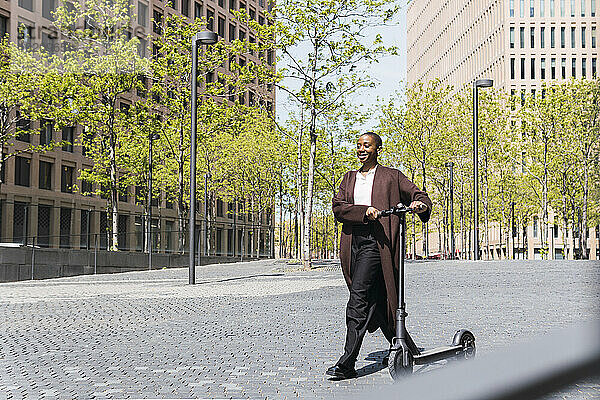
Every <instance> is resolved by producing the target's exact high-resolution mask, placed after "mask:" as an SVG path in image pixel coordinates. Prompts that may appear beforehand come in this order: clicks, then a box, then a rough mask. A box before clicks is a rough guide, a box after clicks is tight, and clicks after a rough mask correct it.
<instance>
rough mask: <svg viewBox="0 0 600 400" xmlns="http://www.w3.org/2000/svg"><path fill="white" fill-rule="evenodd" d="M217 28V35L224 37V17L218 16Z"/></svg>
mask: <svg viewBox="0 0 600 400" xmlns="http://www.w3.org/2000/svg"><path fill="white" fill-rule="evenodd" d="M217 28H218V34H219V36H220V37H222V38H223V39H225V18H223V17H221V16H219V26H218V27H217Z"/></svg>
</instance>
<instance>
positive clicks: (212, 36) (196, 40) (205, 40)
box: [189, 31, 218, 285]
mask: <svg viewBox="0 0 600 400" xmlns="http://www.w3.org/2000/svg"><path fill="white" fill-rule="evenodd" d="M217 41H218V37H217V34H216V33H214V32H210V31H202V32H198V33H196V35H195V36H194V37H193V38H192V82H191V83H192V96H191V97H192V99H191V106H192V116H191V117H192V133H191V152H190V227H189V231H190V265H189V282H190V285H193V284H195V283H196V127H197V122H198V115H197V113H196V111H197V108H198V45H202V44H205V45H212V44H215V43H217Z"/></svg>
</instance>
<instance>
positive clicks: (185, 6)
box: [181, 0, 190, 17]
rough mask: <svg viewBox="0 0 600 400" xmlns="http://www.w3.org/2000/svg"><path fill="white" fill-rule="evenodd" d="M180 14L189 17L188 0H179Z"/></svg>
mask: <svg viewBox="0 0 600 400" xmlns="http://www.w3.org/2000/svg"><path fill="white" fill-rule="evenodd" d="M181 13H182V14H183V15H185V16H186V17H189V16H190V0H181Z"/></svg>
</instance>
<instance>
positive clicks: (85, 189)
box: [81, 179, 93, 196]
mask: <svg viewBox="0 0 600 400" xmlns="http://www.w3.org/2000/svg"><path fill="white" fill-rule="evenodd" d="M92 190H93V189H92V183H91V182H90V181H86V180H85V179H82V180H81V194H82V195H84V196H91V195H92Z"/></svg>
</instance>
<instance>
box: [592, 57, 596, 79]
mask: <svg viewBox="0 0 600 400" xmlns="http://www.w3.org/2000/svg"><path fill="white" fill-rule="evenodd" d="M596 77H597V76H596V57H594V58H592V78H596Z"/></svg>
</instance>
